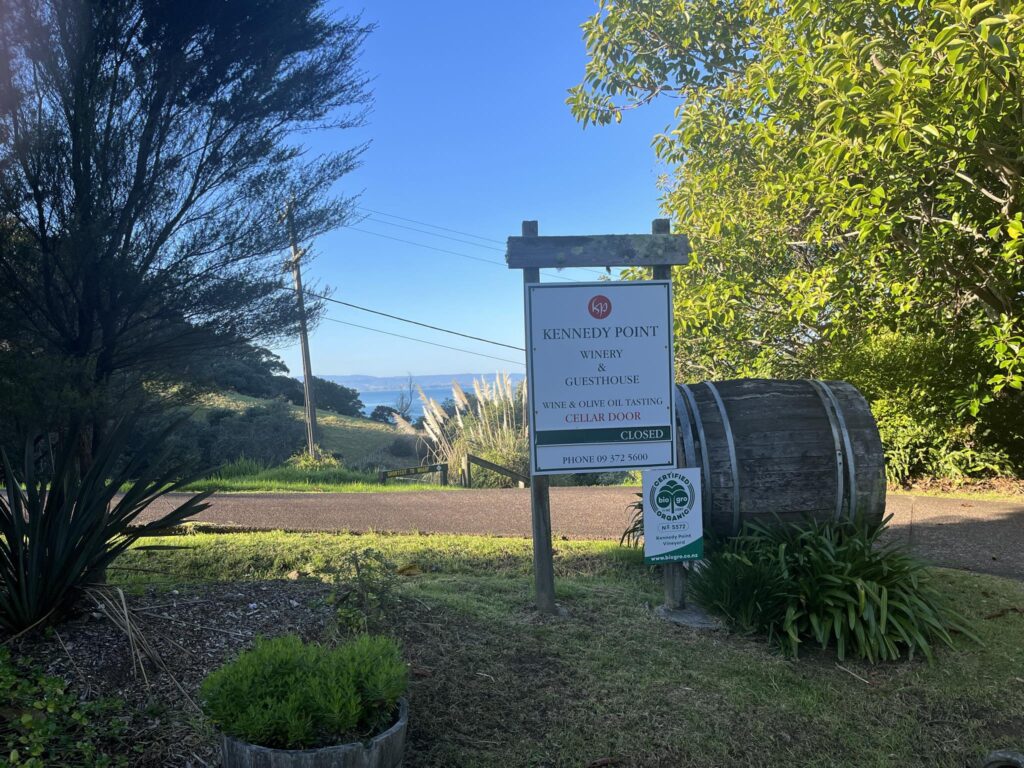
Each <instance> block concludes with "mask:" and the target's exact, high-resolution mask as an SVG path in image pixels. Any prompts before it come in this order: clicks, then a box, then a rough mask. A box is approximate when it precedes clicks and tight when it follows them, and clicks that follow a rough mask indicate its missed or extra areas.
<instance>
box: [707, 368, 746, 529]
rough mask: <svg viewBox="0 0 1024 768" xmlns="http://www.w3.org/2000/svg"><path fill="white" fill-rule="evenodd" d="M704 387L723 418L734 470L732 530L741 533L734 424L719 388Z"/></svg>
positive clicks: (711, 385) (730, 459) (712, 385)
mask: <svg viewBox="0 0 1024 768" xmlns="http://www.w3.org/2000/svg"><path fill="white" fill-rule="evenodd" d="M704 386H706V387H707V388H708V390H709V391H710V392H711V396H712V397H714V398H715V402H716V403H717V404H718V412H719V413H720V414H721V416H722V428H723V429H724V430H725V443H726V445H727V446H728V448H729V464H730V466H731V468H732V530H733V533H739V532H740V468H739V464H738V463H737V462H736V442H735V441H734V440H733V437H732V424H730V423H729V414H728V413H726V411H725V403H723V402H722V396H721V395H720V394H718V388H717V387H716V386H715V385H714V384H712V383H711V382H710V381H705V382H704Z"/></svg>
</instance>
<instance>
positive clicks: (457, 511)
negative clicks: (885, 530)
mask: <svg viewBox="0 0 1024 768" xmlns="http://www.w3.org/2000/svg"><path fill="white" fill-rule="evenodd" d="M634 494H635V491H634V490H632V489H630V488H621V487H620V488H552V489H551V526H552V530H553V531H554V535H555V537H556V538H557V537H560V536H564V537H567V538H586V539H595V538H597V539H618V538H619V535H620V534H621V533H622V530H623V528H624V527H625V525H626V522H627V520H628V518H629V513H628V512H627V510H626V506H627V505H628V504H629V503H630V502H631V501H632V500H633V499H634V498H635V495H634ZM172 503H173V499H170V498H165V499H163V500H161V502H160V503H159V506H157V507H155V508H154V510H153V512H154V513H156V512H158V511H159V507H160V506H165V505H169V504H172ZM888 512H889V513H891V514H892V515H893V521H892V532H891V533H890V537H891V538H894V539H897V540H899V541H902V542H905V543H909V544H910V545H911V547H912V548H913V549H914V550H915V551H916V552H917V553H918V554H919V555H920V556H922V557H924V558H926V559H927V560H929V561H931V562H933V563H935V564H937V565H945V566H950V567H954V568H963V569H966V570H973V571H981V572H985V573H994V574H998V575H1002V576H1010V577H1013V578H1020V579H1024V502H1018V503H1011V502H994V501H973V500H964V499H939V498H931V497H925V496H907V495H891V496H890V498H889V503H888ZM197 519H198V520H199V521H202V522H207V523H214V524H217V525H224V526H235V527H240V528H250V529H284V530H293V531H388V532H423V533H470V534H492V535H499V536H529V535H530V492H529V490H519V489H511V490H472V491H466V490H459V491H426V492H404V493H324V494H312V493H310V494H299V493H296V494H283V493H282V494H220V495H217V496H215V497H214V499H213V504H212V506H211V507H210V509H208V510H207V511H206V512H204V513H203V514H202V515H200V516H199V518H197Z"/></svg>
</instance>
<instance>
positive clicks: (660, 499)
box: [647, 472, 697, 522]
mask: <svg viewBox="0 0 1024 768" xmlns="http://www.w3.org/2000/svg"><path fill="white" fill-rule="evenodd" d="M696 498H697V494H696V493H694V490H693V484H692V483H691V482H690V480H689V478H687V477H686V475H684V474H682V473H681V472H666V473H665V474H664V475H662V476H661V477H659V478H658V479H657V481H655V483H654V485H653V486H651V492H650V494H649V495H648V497H647V501H648V503H649V504H650V505H651V509H653V510H654V513H655V514H656V515H657V516H658V517H660V518H661V519H662V520H668V521H669V522H672V521H674V520H679V519H680V518H683V517H686V516H687V515H688V514H690V512H691V511H692V510H693V502H694V500H695V499H696Z"/></svg>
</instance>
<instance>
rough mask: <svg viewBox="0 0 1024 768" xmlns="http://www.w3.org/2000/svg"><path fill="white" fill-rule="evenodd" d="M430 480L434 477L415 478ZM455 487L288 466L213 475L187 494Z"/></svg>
mask: <svg viewBox="0 0 1024 768" xmlns="http://www.w3.org/2000/svg"><path fill="white" fill-rule="evenodd" d="M414 477H416V478H432V477H436V475H433V474H428V475H418V476H414ZM453 488H455V486H441V485H438V484H436V483H426V482H421V481H419V480H418V479H414V480H413V481H411V482H410V481H407V480H402V479H395V480H391V481H389V482H388V483H387V484H385V485H382V484H381V483H380V482H379V481H378V479H377V475H375V474H373V473H371V472H359V471H356V470H351V469H345V468H337V469H319V470H300V469H297V468H295V467H290V466H288V465H283V466H278V467H266V468H254V469H253V470H252V471H249V472H246V473H245V474H238V473H236V472H225V473H223V474H221V473H215V474H213V475H211V476H210V477H205V478H202V479H201V480H196V481H195V482H192V483H189V485H188V487H187V490H190V491H217V492H218V493H254V492H259V493H285V492H287V493H381V492H385V491H386V492H391V491H396V492H401V491H433V490H452V489H453Z"/></svg>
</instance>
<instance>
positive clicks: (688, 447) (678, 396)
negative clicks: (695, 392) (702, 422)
mask: <svg viewBox="0 0 1024 768" xmlns="http://www.w3.org/2000/svg"><path fill="white" fill-rule="evenodd" d="M673 394H674V399H675V404H676V424H677V425H678V427H679V435H680V437H681V438H682V441H683V466H684V467H696V466H697V452H696V451H695V450H694V446H693V427H692V426H691V425H690V408H689V406H687V404H686V398H685V397H683V393H682V392H680V391H679V387H678V386H677V387H676V388H675V390H674V392H673Z"/></svg>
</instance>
